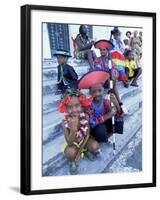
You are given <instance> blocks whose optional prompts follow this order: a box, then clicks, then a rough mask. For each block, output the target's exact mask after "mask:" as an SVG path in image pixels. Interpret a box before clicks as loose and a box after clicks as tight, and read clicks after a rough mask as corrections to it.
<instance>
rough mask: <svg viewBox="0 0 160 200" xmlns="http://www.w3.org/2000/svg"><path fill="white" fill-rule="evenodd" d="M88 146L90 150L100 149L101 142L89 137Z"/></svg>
mask: <svg viewBox="0 0 160 200" xmlns="http://www.w3.org/2000/svg"><path fill="white" fill-rule="evenodd" d="M86 148H87V150H88V151H89V152H96V151H97V150H98V149H99V143H98V142H97V141H96V140H94V139H93V138H89V139H88V141H87V144H86Z"/></svg>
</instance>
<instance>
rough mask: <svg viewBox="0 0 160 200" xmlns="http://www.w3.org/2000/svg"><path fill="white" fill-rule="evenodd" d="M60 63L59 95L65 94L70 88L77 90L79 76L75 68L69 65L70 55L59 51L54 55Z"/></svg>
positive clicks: (64, 51)
mask: <svg viewBox="0 0 160 200" xmlns="http://www.w3.org/2000/svg"><path fill="white" fill-rule="evenodd" d="M54 56H56V58H57V62H58V66H57V68H58V77H57V93H63V92H65V90H66V89H68V88H75V89H76V88H77V80H78V75H77V73H76V72H75V70H74V68H73V67H72V66H70V65H68V64H67V62H68V58H69V57H71V55H70V53H69V52H68V51H66V50H63V49H59V50H57V51H56V52H55V53H54Z"/></svg>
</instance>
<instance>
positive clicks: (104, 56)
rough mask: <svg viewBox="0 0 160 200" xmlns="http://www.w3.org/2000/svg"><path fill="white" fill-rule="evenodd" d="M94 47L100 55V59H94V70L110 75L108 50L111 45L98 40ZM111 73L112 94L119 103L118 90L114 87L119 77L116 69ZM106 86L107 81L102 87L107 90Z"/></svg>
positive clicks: (108, 42) (106, 41)
mask: <svg viewBox="0 0 160 200" xmlns="http://www.w3.org/2000/svg"><path fill="white" fill-rule="evenodd" d="M94 46H95V48H97V49H99V50H100V54H101V56H100V57H97V58H96V59H95V63H94V67H95V70H99V69H100V70H104V71H106V72H107V73H110V68H109V60H110V59H111V58H110V52H109V49H111V48H112V47H113V44H112V43H111V42H110V41H108V40H98V41H97V42H96V43H95V45H94ZM111 73H112V79H113V92H114V94H115V95H116V98H117V99H118V101H119V103H121V101H120V97H119V93H118V89H117V86H116V82H117V79H118V77H119V72H118V70H117V69H115V68H112V69H111ZM108 86H109V84H108V80H107V81H106V83H105V85H104V87H105V88H106V89H108Z"/></svg>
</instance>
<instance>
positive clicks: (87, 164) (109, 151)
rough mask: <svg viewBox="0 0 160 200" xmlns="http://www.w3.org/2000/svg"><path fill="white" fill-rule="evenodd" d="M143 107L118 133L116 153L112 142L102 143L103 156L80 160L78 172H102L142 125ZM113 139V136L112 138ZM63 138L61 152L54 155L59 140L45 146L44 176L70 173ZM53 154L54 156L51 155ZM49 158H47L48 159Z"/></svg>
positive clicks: (128, 119) (126, 120)
mask: <svg viewBox="0 0 160 200" xmlns="http://www.w3.org/2000/svg"><path fill="white" fill-rule="evenodd" d="M141 114H142V109H139V110H138V111H136V112H134V113H133V115H132V116H129V117H128V118H127V119H125V124H124V133H123V134H122V135H120V134H116V153H115V155H114V154H113V148H112V143H111V142H109V143H107V144H106V143H101V144H100V146H101V150H102V156H101V157H100V158H98V159H97V160H96V161H94V162H93V161H89V160H88V159H87V158H83V159H81V160H80V161H79V166H78V174H95V173H101V172H103V171H104V169H106V167H107V166H108V165H109V164H110V163H111V162H113V160H115V159H116V157H117V156H118V155H119V154H120V152H121V151H122V149H123V148H124V147H125V146H126V145H127V144H128V142H129V141H130V140H131V139H132V137H133V136H134V135H135V134H136V133H137V131H138V130H139V129H140V128H141V127H142V117H141ZM111 139H112V138H111ZM63 140H64V139H63V138H61V142H60V146H61V152H59V153H57V155H55V156H53V154H54V152H55V149H56V150H57V148H56V147H55V145H56V143H57V140H56V141H54V143H52V144H50V146H51V147H52V149H53V150H51V148H48V149H47V147H48V146H47V147H43V148H44V149H43V150H44V154H43V161H44V162H43V176H60V175H70V172H69V162H68V160H67V159H66V158H65V156H64V154H63V152H62V144H63ZM47 153H49V154H50V157H48V158H47V156H46V155H45V154H47ZM51 155H52V157H51ZM46 158H47V159H46Z"/></svg>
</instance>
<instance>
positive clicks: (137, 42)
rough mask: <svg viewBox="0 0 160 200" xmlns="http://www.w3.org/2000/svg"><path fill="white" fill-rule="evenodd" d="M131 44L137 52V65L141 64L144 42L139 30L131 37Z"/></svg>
mask: <svg viewBox="0 0 160 200" xmlns="http://www.w3.org/2000/svg"><path fill="white" fill-rule="evenodd" d="M130 46H131V49H132V50H133V51H134V52H135V54H136V62H137V65H139V63H140V58H141V54H142V42H141V40H140V38H139V36H138V31H134V35H133V37H131V43H130Z"/></svg>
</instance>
